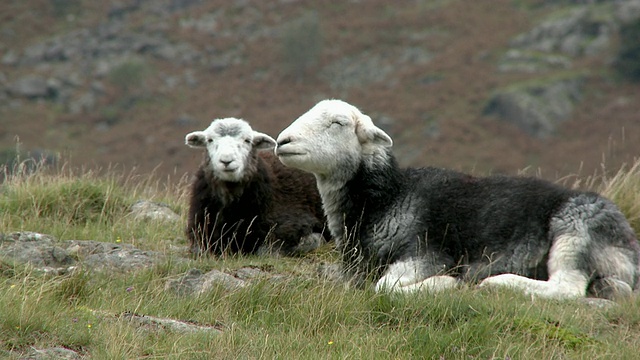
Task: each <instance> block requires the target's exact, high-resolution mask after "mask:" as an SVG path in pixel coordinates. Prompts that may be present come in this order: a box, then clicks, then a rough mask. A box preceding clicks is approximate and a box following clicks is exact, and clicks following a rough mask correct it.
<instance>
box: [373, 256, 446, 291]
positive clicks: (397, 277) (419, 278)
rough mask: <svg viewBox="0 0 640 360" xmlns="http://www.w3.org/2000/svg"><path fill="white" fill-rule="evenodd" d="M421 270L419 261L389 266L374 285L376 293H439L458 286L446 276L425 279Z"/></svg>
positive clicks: (402, 262) (408, 261) (407, 261)
mask: <svg viewBox="0 0 640 360" xmlns="http://www.w3.org/2000/svg"><path fill="white" fill-rule="evenodd" d="M422 268H423V266H422V263H421V262H420V261H419V260H405V261H399V262H396V263H393V264H391V265H390V266H389V268H388V269H387V270H386V271H385V273H384V275H383V276H382V277H381V278H380V280H378V282H377V283H376V292H392V293H412V292H417V291H427V292H440V291H443V290H447V289H452V288H456V287H457V286H458V280H457V279H456V278H455V277H453V276H448V275H435V276H428V277H425V276H424V271H422Z"/></svg>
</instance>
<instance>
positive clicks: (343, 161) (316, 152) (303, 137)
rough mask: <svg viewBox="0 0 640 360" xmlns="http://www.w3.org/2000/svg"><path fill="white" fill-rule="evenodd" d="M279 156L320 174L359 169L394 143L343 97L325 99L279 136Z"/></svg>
mask: <svg viewBox="0 0 640 360" xmlns="http://www.w3.org/2000/svg"><path fill="white" fill-rule="evenodd" d="M277 141H278V146H277V148H276V155H278V158H279V159H280V161H281V162H282V163H283V164H285V165H286V166H290V167H294V168H299V169H301V170H304V171H307V172H311V173H314V174H316V175H319V176H332V175H334V174H336V173H338V172H341V173H348V172H353V171H355V170H357V167H358V166H359V165H360V162H361V161H362V158H363V156H367V155H375V154H376V153H377V152H379V151H380V149H381V148H385V147H389V146H391V144H392V141H391V138H390V137H389V136H388V135H387V134H386V133H385V132H384V131H382V130H381V129H379V128H377V127H376V126H375V125H373V122H372V121H371V118H369V117H368V116H367V115H364V114H363V113H361V112H360V110H358V109H357V108H356V107H354V106H352V105H350V104H348V103H346V102H344V101H340V100H324V101H321V102H319V103H318V104H316V105H315V106H314V107H313V108H311V110H309V111H307V112H306V113H305V114H303V115H302V116H300V117H299V118H298V119H297V120H295V121H294V122H293V123H292V124H291V125H289V127H287V128H286V129H284V130H283V131H282V132H281V133H280V135H278V139H277Z"/></svg>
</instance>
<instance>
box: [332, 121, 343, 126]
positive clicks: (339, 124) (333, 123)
mask: <svg viewBox="0 0 640 360" xmlns="http://www.w3.org/2000/svg"><path fill="white" fill-rule="evenodd" d="M333 125H338V126H344V124H343V123H341V122H340V121H337V120H334V121H332V122H331V126H333Z"/></svg>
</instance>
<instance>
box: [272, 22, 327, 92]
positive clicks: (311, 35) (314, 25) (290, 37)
mask: <svg viewBox="0 0 640 360" xmlns="http://www.w3.org/2000/svg"><path fill="white" fill-rule="evenodd" d="M321 51H322V34H321V33H320V21H319V20H318V15H317V14H315V13H309V14H306V15H304V16H302V17H300V18H299V19H297V20H296V21H293V22H292V23H290V24H288V25H287V26H286V27H285V29H284V31H283V34H282V57H283V62H284V64H285V66H286V70H287V71H288V72H289V73H290V74H291V75H293V76H295V77H296V78H297V79H299V80H300V79H301V78H302V77H304V74H305V72H306V70H307V69H309V68H310V67H312V66H314V65H316V64H317V62H318V57H319V56H320V53H321Z"/></svg>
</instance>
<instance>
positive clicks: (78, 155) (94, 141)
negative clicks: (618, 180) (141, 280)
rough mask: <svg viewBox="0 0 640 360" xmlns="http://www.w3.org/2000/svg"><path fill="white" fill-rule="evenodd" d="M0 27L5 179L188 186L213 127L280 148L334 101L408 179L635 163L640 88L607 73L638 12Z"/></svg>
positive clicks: (78, 10) (202, 7) (202, 4)
mask: <svg viewBox="0 0 640 360" xmlns="http://www.w3.org/2000/svg"><path fill="white" fill-rule="evenodd" d="M0 14H1V15H0V16H1V18H2V21H1V24H2V25H0V39H1V41H0V117H1V120H0V152H2V153H3V154H4V158H5V161H7V160H6V159H7V158H11V157H12V156H13V154H14V153H15V149H16V147H17V143H18V144H19V145H18V146H19V151H21V152H31V153H34V154H39V156H40V155H44V156H47V157H48V158H49V159H50V161H53V159H55V158H56V157H57V156H58V155H60V156H62V157H63V161H64V162H70V163H72V164H76V165H83V166H99V167H102V168H104V169H108V168H109V166H124V167H125V168H127V169H130V168H132V167H137V168H139V169H140V170H141V171H142V172H150V171H155V172H156V173H157V174H158V175H160V176H161V177H162V178H166V176H171V177H172V178H173V179H176V178H180V177H181V176H182V175H183V174H184V173H186V172H188V171H190V170H191V169H194V168H195V166H196V164H197V162H198V161H199V159H200V154H199V153H198V152H194V151H193V150H190V149H188V148H187V147H186V146H184V145H183V138H184V135H185V134H186V133H188V132H190V131H193V130H196V129H202V128H204V127H206V126H207V125H208V122H209V121H210V120H211V119H212V118H215V117H227V116H236V117H243V118H245V119H246V120H248V121H250V122H251V123H252V124H253V126H254V127H255V128H256V129H259V130H261V131H265V132H267V133H270V134H271V135H274V136H275V135H277V134H278V132H279V131H280V130H281V129H283V128H284V127H286V126H287V125H288V124H289V123H290V122H291V121H292V120H294V119H295V118H296V117H297V116H298V115H299V114H301V113H303V112H304V111H306V110H307V109H308V108H309V107H311V106H312V105H313V104H314V103H315V102H316V101H318V100H320V99H323V98H342V99H344V100H347V101H349V102H352V103H353V104H355V105H357V106H359V107H360V108H362V109H363V110H364V111H365V112H366V113H368V114H370V115H371V116H372V118H373V119H374V121H375V122H376V123H377V124H379V125H380V126H382V127H383V128H384V129H385V130H386V131H388V132H389V133H390V134H391V135H392V137H393V138H394V139H395V143H396V145H395V147H396V153H397V154H398V155H399V157H400V161H401V163H403V164H404V165H430V164H433V165H438V166H448V167H453V168H457V169H462V170H466V171H474V172H476V173H487V172H508V173H515V172H517V171H518V170H520V169H523V168H527V167H528V168H531V169H533V170H537V169H538V168H540V169H541V171H540V174H541V175H542V176H544V177H547V178H551V179H557V178H559V177H561V176H565V175H567V174H573V173H576V172H581V173H582V174H583V175H584V174H592V173H593V172H594V171H597V170H599V169H600V168H601V166H602V162H603V160H604V162H605V164H606V167H607V168H608V169H611V170H617V169H618V168H619V167H620V166H621V165H622V164H624V163H629V162H631V161H632V159H633V158H634V157H637V156H638V155H639V154H640V142H638V141H637V139H638V138H640V87H639V85H638V84H636V83H632V82H627V81H625V80H624V76H620V75H619V74H616V73H615V72H614V71H613V70H612V66H611V65H612V62H613V61H614V60H615V56H616V54H617V51H618V48H619V44H618V29H619V28H620V26H622V25H623V24H625V23H629V22H632V21H637V19H639V18H640V1H638V0H612V1H604V0H603V1H579V0H574V1H569V0H555V1H551V0H546V1H539V0H524V1H507V0H497V1H491V2H484V1H473V2H471V1H464V0H438V1H406V2H396V3H393V4H391V3H389V2H388V1H382V0H368V1H348V2H344V1H329V2H322V3H318V2H314V1H285V0H279V1H251V0H236V1H222V0H214V1H201V0H162V1H144V0H127V1H118V2H104V3H103V2H99V3H97V2H92V1H86V0H72V1H56V0H49V1H45V0H25V1H20V2H4V3H2V4H0ZM0 160H2V159H0ZM114 164H117V165H114Z"/></svg>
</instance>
